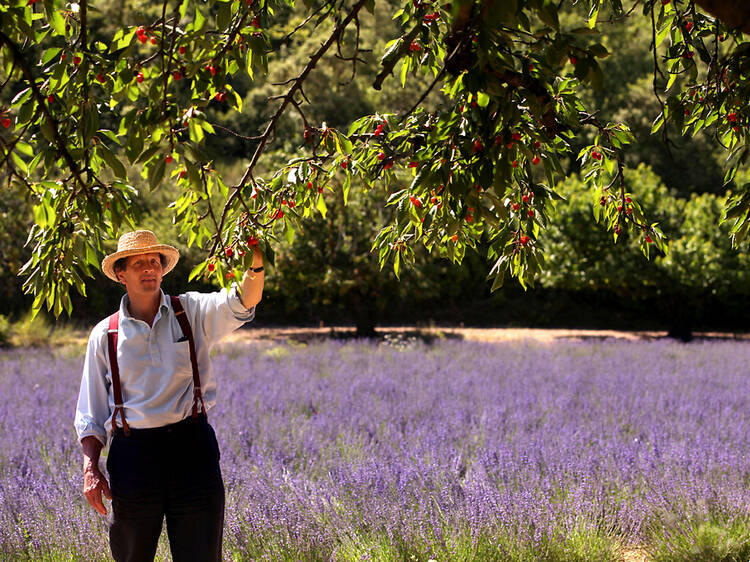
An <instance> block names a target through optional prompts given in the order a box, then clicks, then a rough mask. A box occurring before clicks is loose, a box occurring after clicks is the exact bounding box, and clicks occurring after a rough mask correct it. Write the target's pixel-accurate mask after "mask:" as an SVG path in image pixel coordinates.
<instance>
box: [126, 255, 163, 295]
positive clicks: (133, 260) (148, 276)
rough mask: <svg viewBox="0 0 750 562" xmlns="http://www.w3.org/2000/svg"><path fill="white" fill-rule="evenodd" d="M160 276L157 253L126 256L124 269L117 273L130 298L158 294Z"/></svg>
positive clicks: (159, 260)
mask: <svg viewBox="0 0 750 562" xmlns="http://www.w3.org/2000/svg"><path fill="white" fill-rule="evenodd" d="M162 275H163V270H162V267H161V256H160V255H159V254H158V253H151V254H139V255H137V256H128V258H127V261H126V267H125V269H124V270H120V271H118V272H117V277H118V279H120V281H121V282H122V283H123V284H124V285H125V289H127V291H128V294H129V295H131V296H137V295H143V296H148V295H152V294H153V293H158V292H159V288H160V287H161V278H162Z"/></svg>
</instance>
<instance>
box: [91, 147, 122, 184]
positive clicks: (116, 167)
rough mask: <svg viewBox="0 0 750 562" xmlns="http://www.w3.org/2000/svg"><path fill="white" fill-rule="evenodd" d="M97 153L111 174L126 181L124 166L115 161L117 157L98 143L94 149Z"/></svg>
mask: <svg viewBox="0 0 750 562" xmlns="http://www.w3.org/2000/svg"><path fill="white" fill-rule="evenodd" d="M96 150H97V152H98V153H99V155H100V156H101V157H102V158H104V161H105V162H106V163H107V166H109V167H110V168H111V169H112V172H113V173H114V174H115V175H116V176H117V177H118V178H120V179H123V180H125V179H127V172H126V170H125V166H124V165H123V163H122V162H120V160H118V159H117V157H116V156H115V155H114V154H113V153H112V151H111V150H109V148H107V147H106V146H104V144H102V143H99V144H98V145H97V147H96Z"/></svg>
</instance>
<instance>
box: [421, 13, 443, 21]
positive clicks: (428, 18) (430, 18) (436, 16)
mask: <svg viewBox="0 0 750 562" xmlns="http://www.w3.org/2000/svg"><path fill="white" fill-rule="evenodd" d="M438 19H440V12H434V13H432V14H426V15H425V16H424V17H423V18H422V21H423V22H425V23H432V22H434V21H436V20H438Z"/></svg>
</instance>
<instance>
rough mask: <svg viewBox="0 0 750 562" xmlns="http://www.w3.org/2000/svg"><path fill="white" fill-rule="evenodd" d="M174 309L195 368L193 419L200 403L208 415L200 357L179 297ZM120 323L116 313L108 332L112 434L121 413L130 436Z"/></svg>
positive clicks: (110, 319)
mask: <svg viewBox="0 0 750 562" xmlns="http://www.w3.org/2000/svg"><path fill="white" fill-rule="evenodd" d="M170 299H171V300H172V309H174V313H175V316H176V317H177V321H178V322H179V323H180V329H181V330H182V335H183V336H185V337H186V338H187V339H188V345H189V346H190V364H191V365H192V367H193V418H196V417H198V403H199V402H200V405H201V409H202V410H203V413H204V414H205V413H206V405H205V404H204V403H203V393H202V392H201V379H200V375H199V374H198V356H197V355H196V353H195V340H194V339H193V330H192V328H190V322H189V321H188V319H187V315H186V314H185V309H184V308H182V303H181V302H180V299H179V297H175V296H172V297H170ZM119 322H120V312H119V311H118V312H115V313H114V314H113V315H112V316H110V317H109V330H108V331H107V341H108V344H109V368H110V371H111V372H112V387H113V392H114V395H115V411H114V413H113V414H112V432H113V433H114V431H115V428H116V426H115V418H116V417H117V412H118V410H119V412H120V419H121V420H122V429H123V431H125V435H130V428H129V427H128V422H126V421H125V409H124V407H123V401H122V387H121V386H120V367H119V366H118V364H117V332H118V327H119Z"/></svg>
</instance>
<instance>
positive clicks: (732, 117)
mask: <svg viewBox="0 0 750 562" xmlns="http://www.w3.org/2000/svg"><path fill="white" fill-rule="evenodd" d="M727 119H728V120H729V121H731V122H732V123H735V122H737V114H736V113H734V112H732V113H730V114H729V115H727Z"/></svg>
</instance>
